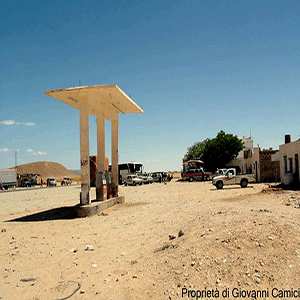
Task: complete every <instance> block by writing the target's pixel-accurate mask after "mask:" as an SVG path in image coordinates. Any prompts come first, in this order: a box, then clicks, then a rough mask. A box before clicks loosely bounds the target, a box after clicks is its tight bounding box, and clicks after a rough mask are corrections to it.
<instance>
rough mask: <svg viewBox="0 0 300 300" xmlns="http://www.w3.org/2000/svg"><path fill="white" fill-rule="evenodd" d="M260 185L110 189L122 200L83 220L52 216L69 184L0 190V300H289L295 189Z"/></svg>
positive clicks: (294, 281)
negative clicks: (288, 189)
mask: <svg viewBox="0 0 300 300" xmlns="http://www.w3.org/2000/svg"><path fill="white" fill-rule="evenodd" d="M266 187H267V185H266V184H252V185H250V186H249V187H248V188H245V189H242V188H240V187H239V186H230V187H229V186H228V187H225V188H224V189H223V190H217V189H216V188H215V187H214V186H213V185H212V184H211V183H210V182H193V183H189V182H176V181H172V182H171V183H168V184H166V185H165V184H159V183H154V184H152V185H143V186H139V187H120V195H124V196H125V201H126V203H124V204H122V205H116V206H114V207H112V208H110V209H107V210H106V211H105V212H104V213H101V214H99V215H96V216H93V217H90V218H83V219H62V218H61V217H60V215H59V214H57V213H56V211H55V208H57V207H61V206H70V205H76V204H78V203H79V192H80V186H79V185H76V186H74V185H72V186H63V187H53V188H35V189H31V190H22V191H12V192H10V191H9V192H6V191H4V192H0V256H1V261H0V277H1V280H0V299H197V297H196V294H197V293H198V299H211V298H212V299H226V298H227V299H242V294H241V295H239V294H236V291H237V292H239V291H240V293H250V292H251V293H252V294H251V295H249V294H248V295H246V296H245V297H243V299H255V296H256V298H257V299H279V298H281V299H291V298H284V297H280V296H279V295H281V294H280V292H281V291H282V293H283V291H287V290H289V291H291V289H293V291H294V290H298V289H300V283H299V278H300V218H299V214H300V209H299V208H297V207H299V201H300V192H299V191H297V192H295V191H284V192H282V191H279V192H278V191H277V192H276V191H267V192H262V190H263V189H265V188H266ZM94 195H95V192H94V189H92V197H94ZM51 209H52V210H51ZM49 210H50V211H49ZM46 211H48V212H46ZM26 216H27V219H26V218H23V219H19V220H18V218H22V217H26ZM33 217H34V218H33ZM33 219H34V220H35V221H32V220H33ZM30 220H31V221H30ZM180 230H182V231H183V233H184V235H182V236H181V237H178V233H179V231H180ZM172 235H174V236H172ZM170 237H171V238H173V237H175V238H173V239H170ZM226 289H227V291H229V295H228V297H224V296H226V295H225V294H224V293H225V292H224V290H226ZM253 291H254V292H255V293H258V291H261V293H262V291H265V294H253ZM217 292H218V293H219V294H217ZM267 292H268V294H267ZM205 293H206V294H205ZM209 293H212V294H211V295H210V294H209ZM222 293H223V294H222ZM244 295H245V294H244ZM282 295H283V294H282ZM276 296H277V297H276ZM299 297H300V292H299Z"/></svg>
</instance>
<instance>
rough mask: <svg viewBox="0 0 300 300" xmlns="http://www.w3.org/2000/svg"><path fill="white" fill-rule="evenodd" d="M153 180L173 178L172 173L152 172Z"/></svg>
mask: <svg viewBox="0 0 300 300" xmlns="http://www.w3.org/2000/svg"><path fill="white" fill-rule="evenodd" d="M151 177H152V179H153V181H154V182H166V181H171V180H172V179H173V175H171V174H169V173H167V172H154V173H152V175H151Z"/></svg>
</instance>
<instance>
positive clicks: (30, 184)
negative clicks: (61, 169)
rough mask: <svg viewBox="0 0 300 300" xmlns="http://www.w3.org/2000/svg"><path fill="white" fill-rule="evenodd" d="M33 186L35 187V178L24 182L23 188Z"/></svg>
mask: <svg viewBox="0 0 300 300" xmlns="http://www.w3.org/2000/svg"><path fill="white" fill-rule="evenodd" d="M35 185H37V181H36V178H30V179H29V180H26V181H25V182H24V186H26V187H31V186H35Z"/></svg>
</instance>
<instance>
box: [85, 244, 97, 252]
mask: <svg viewBox="0 0 300 300" xmlns="http://www.w3.org/2000/svg"><path fill="white" fill-rule="evenodd" d="M85 250H86V251H94V250H95V247H94V246H90V245H86V247H85Z"/></svg>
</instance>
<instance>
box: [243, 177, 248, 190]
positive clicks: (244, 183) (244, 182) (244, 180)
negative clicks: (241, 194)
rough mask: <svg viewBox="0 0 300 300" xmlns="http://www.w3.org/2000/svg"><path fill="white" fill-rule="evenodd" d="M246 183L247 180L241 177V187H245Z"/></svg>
mask: <svg viewBox="0 0 300 300" xmlns="http://www.w3.org/2000/svg"><path fill="white" fill-rule="evenodd" d="M247 185H248V181H247V180H246V179H243V180H242V181H241V187H242V188H245V187H247Z"/></svg>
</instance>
